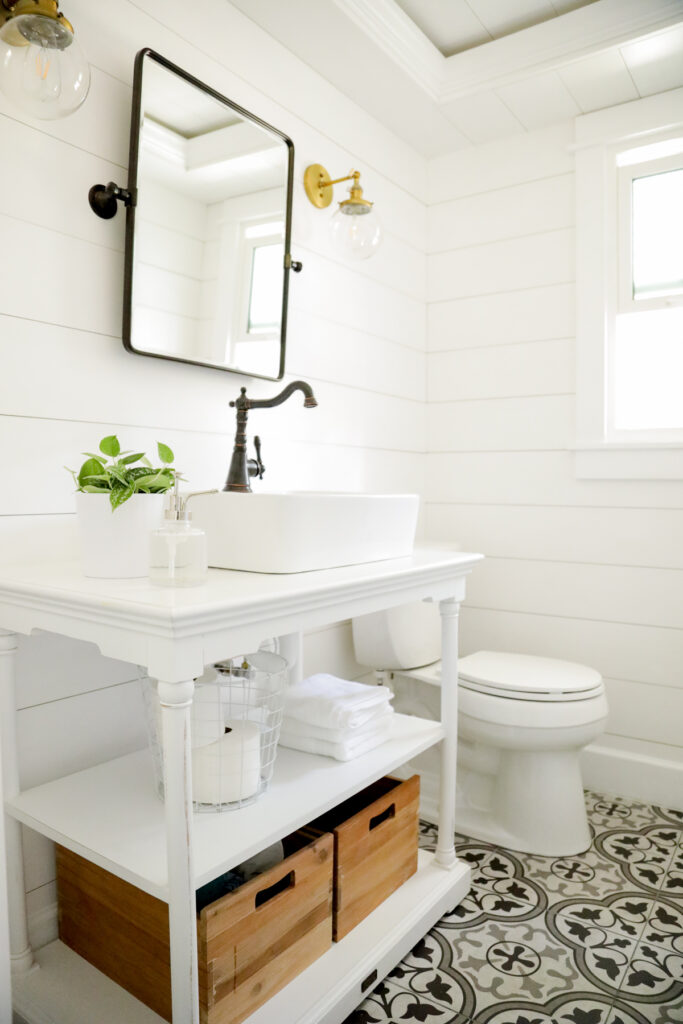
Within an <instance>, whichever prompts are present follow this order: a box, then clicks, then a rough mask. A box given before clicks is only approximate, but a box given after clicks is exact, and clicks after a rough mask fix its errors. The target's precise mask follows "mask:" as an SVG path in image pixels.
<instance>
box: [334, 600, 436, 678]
mask: <svg viewBox="0 0 683 1024" xmlns="http://www.w3.org/2000/svg"><path fill="white" fill-rule="evenodd" d="M352 626H353V646H354V650H355V653H356V661H358V662H359V663H360V664H361V665H368V666H369V667H370V668H374V669H409V668H420V667H421V666H422V665H431V664H432V662H434V661H438V660H439V658H440V657H441V616H440V615H439V609H438V605H436V604H432V603H427V602H425V601H416V602H413V603H412V604H405V605H400V606H399V607H398V608H389V609H387V610H386V611H382V612H373V613H372V614H371V615H361V616H359V617H358V618H355V619H353V620H352Z"/></svg>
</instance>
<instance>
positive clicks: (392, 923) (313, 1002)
mask: <svg viewBox="0 0 683 1024" xmlns="http://www.w3.org/2000/svg"><path fill="white" fill-rule="evenodd" d="M469 885H470V868H469V866H468V865H466V864H464V863H462V862H459V861H456V863H455V864H454V865H453V866H452V867H451V868H449V869H443V868H440V867H438V866H437V865H436V864H435V863H434V856H433V854H431V853H427V852H425V851H423V850H421V851H420V854H419V860H418V870H417V873H416V874H415V875H413V876H412V877H411V878H409V879H408V881H407V882H405V883H404V884H403V885H402V886H401V888H400V889H398V890H397V891H396V892H395V893H393V895H391V896H390V897H389V898H388V899H387V900H385V901H384V903H382V905H381V907H379V908H378V909H377V910H376V911H374V912H373V913H372V914H371V915H370V916H369V917H367V918H365V920H364V921H361V923H360V924H359V925H357V926H356V927H355V928H354V929H353V931H352V932H351V933H350V934H349V935H348V936H347V937H346V938H345V939H342V940H341V941H340V942H337V943H334V945H333V946H332V948H331V949H329V950H328V952H326V953H324V954H323V956H321V957H320V959H318V960H316V961H315V963H313V964H312V965H311V966H310V967H308V968H306V970H305V971H303V973H302V974H300V975H299V976H298V977H297V978H295V979H294V980H293V981H292V982H290V983H289V985H287V986H286V987H285V988H284V989H282V990H281V991H280V992H278V993H277V995H275V996H273V998H272V999H270V1000H269V1001H268V1002H267V1003H265V1004H264V1005H263V1006H262V1007H261V1008H260V1009H258V1010H257V1011H256V1012H255V1013H253V1014H252V1015H251V1016H250V1017H248V1018H247V1020H246V1021H245V1022H244V1024H273V1021H286V1022H287V1024H341V1022H342V1021H344V1019H345V1018H346V1017H347V1016H348V1015H349V1014H350V1013H351V1011H352V1010H353V1009H355V1007H356V1006H358V1004H359V1003H361V1002H362V1000H363V998H364V996H365V995H366V994H367V993H368V992H370V991H371V990H372V988H374V987H375V985H376V984H378V983H379V981H381V979H382V978H383V977H384V976H385V975H386V974H387V973H388V972H389V971H390V970H391V969H392V968H393V967H394V966H395V965H396V964H397V963H398V962H399V960H401V959H402V957H404V956H405V955H406V953H408V951H409V950H410V949H411V948H412V947H413V946H414V945H415V943H416V942H417V941H418V940H419V939H421V938H422V936H423V935H424V934H425V933H426V932H428V931H429V929H430V928H431V927H432V926H433V925H434V924H436V922H437V921H438V920H439V918H441V917H442V916H443V915H444V914H445V913H447V912H448V911H450V910H452V909H453V907H454V906H457V904H458V903H460V901H461V900H462V899H463V898H464V896H465V895H466V893H467V891H468V889H469ZM36 960H37V961H38V963H39V964H40V969H39V970H36V971H33V972H32V973H30V974H28V975H26V976H23V977H19V978H16V979H15V982H14V1008H15V1010H16V1011H17V1012H18V1013H19V1014H20V1016H21V1017H23V1018H24V1020H25V1021H26V1024H83V1021H84V1020H91V1019H92V1013H93V1007H97V1020H98V1024H121V1022H122V1021H125V1022H126V1024H165V1022H163V1018H162V1017H159V1016H158V1015H157V1014H156V1013H153V1012H152V1011H151V1010H149V1009H148V1008H147V1007H146V1006H144V1005H143V1004H142V1003H140V1002H138V1000H137V999H134V998H133V997H132V996H130V995H129V994H128V993H127V992H125V991H124V990H123V989H122V988H120V987H119V986H118V985H116V984H115V983H114V982H112V981H110V980H109V978H107V977H105V976H104V975H103V974H101V973H100V972H99V971H97V970H96V969H95V968H94V967H91V966H90V964H88V963H86V961H85V960H83V959H81V957H79V956H77V955H76V954H75V953H73V952H72V951H71V950H70V949H68V948H67V947H66V946H65V945H63V944H62V943H61V942H53V943H51V944H50V945H49V946H46V947H45V948H44V949H42V950H40V951H39V952H38V953H37V955H36Z"/></svg>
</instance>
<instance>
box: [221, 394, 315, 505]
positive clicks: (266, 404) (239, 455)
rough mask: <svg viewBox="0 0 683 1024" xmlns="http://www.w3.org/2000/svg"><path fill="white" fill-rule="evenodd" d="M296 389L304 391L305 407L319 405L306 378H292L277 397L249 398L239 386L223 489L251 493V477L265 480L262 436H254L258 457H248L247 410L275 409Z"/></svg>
mask: <svg viewBox="0 0 683 1024" xmlns="http://www.w3.org/2000/svg"><path fill="white" fill-rule="evenodd" d="M295 391H301V392H302V393H303V396H304V408H305V409H313V408H315V406H316V405H317V404H318V403H317V402H316V400H315V396H314V394H313V389H312V388H311V385H310V384H307V383H306V381H305V380H295V381H292V383H291V384H288V385H287V387H286V388H284V390H282V391H281V392H280V394H279V395H275V398H247V389H246V388H240V397H239V398H238V399H237V400H236V401H234V402H231V403H230V406H231V408H233V409H237V432H236V433H235V447H234V448H233V450H232V459H231V460H230V469H229V471H228V479H227V480H226V481H225V487H224V488H223V490H224V491H241V492H242V493H243V494H249V493H251V487H250V486H249V479H250V477H252V476H258V478H259V480H262V479H263V474H264V473H265V471H266V467H265V466H264V465H263V463H262V462H261V440H260V438H258V437H255V438H254V447H255V448H256V458H255V459H248V458H247V413H248V412H249V410H250V409H272V408H273V407H274V406H276V405H282V403H283V402H286V401H287V399H288V398H289V396H290V395H293V394H294V392H295Z"/></svg>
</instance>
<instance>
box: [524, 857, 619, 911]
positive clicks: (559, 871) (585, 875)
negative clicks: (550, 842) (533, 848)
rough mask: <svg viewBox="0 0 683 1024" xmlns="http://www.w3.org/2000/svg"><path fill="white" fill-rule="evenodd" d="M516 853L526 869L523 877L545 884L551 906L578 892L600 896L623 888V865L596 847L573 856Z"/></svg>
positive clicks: (592, 896) (581, 894)
mask: <svg viewBox="0 0 683 1024" xmlns="http://www.w3.org/2000/svg"><path fill="white" fill-rule="evenodd" d="M516 856H517V857H518V858H519V860H520V863H521V864H522V867H523V869H524V878H525V879H526V880H527V881H528V882H536V883H537V884H538V885H540V886H541V887H542V888H543V890H544V892H545V894H546V897H547V900H548V904H549V905H550V906H552V905H553V904H554V903H559V902H561V901H562V900H566V899H570V898H571V897H575V896H583V897H585V898H588V899H597V900H600V899H604V898H605V897H606V896H610V895H612V894H613V893H618V892H621V891H623V888H624V875H623V872H622V869H621V865H620V864H618V863H616V862H614V861H613V860H610V859H609V858H608V857H606V856H604V855H601V854H599V853H598V852H597V850H595V848H594V847H591V848H590V849H589V850H586V852H585V853H581V854H577V855H576V856H573V857H539V856H535V855H533V854H526V853H518V854H517V855H516Z"/></svg>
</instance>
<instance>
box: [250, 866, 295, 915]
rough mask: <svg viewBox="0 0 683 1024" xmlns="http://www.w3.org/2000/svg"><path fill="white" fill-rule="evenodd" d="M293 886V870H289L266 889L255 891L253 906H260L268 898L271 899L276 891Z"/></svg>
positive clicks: (275, 894)
mask: <svg viewBox="0 0 683 1024" xmlns="http://www.w3.org/2000/svg"><path fill="white" fill-rule="evenodd" d="M293 888H294V872H293V871H290V872H289V874H288V875H285V876H284V878H281V879H280V880H279V881H278V882H275V883H274V884H273V885H270V886H268V888H267V889H261V891H260V892H257V893H256V899H255V900H254V907H262V906H263V904H264V903H267V902H268V900H272V899H273V897H274V896H277V895H278V893H281V892H284V891H285V890H286V889H293Z"/></svg>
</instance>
